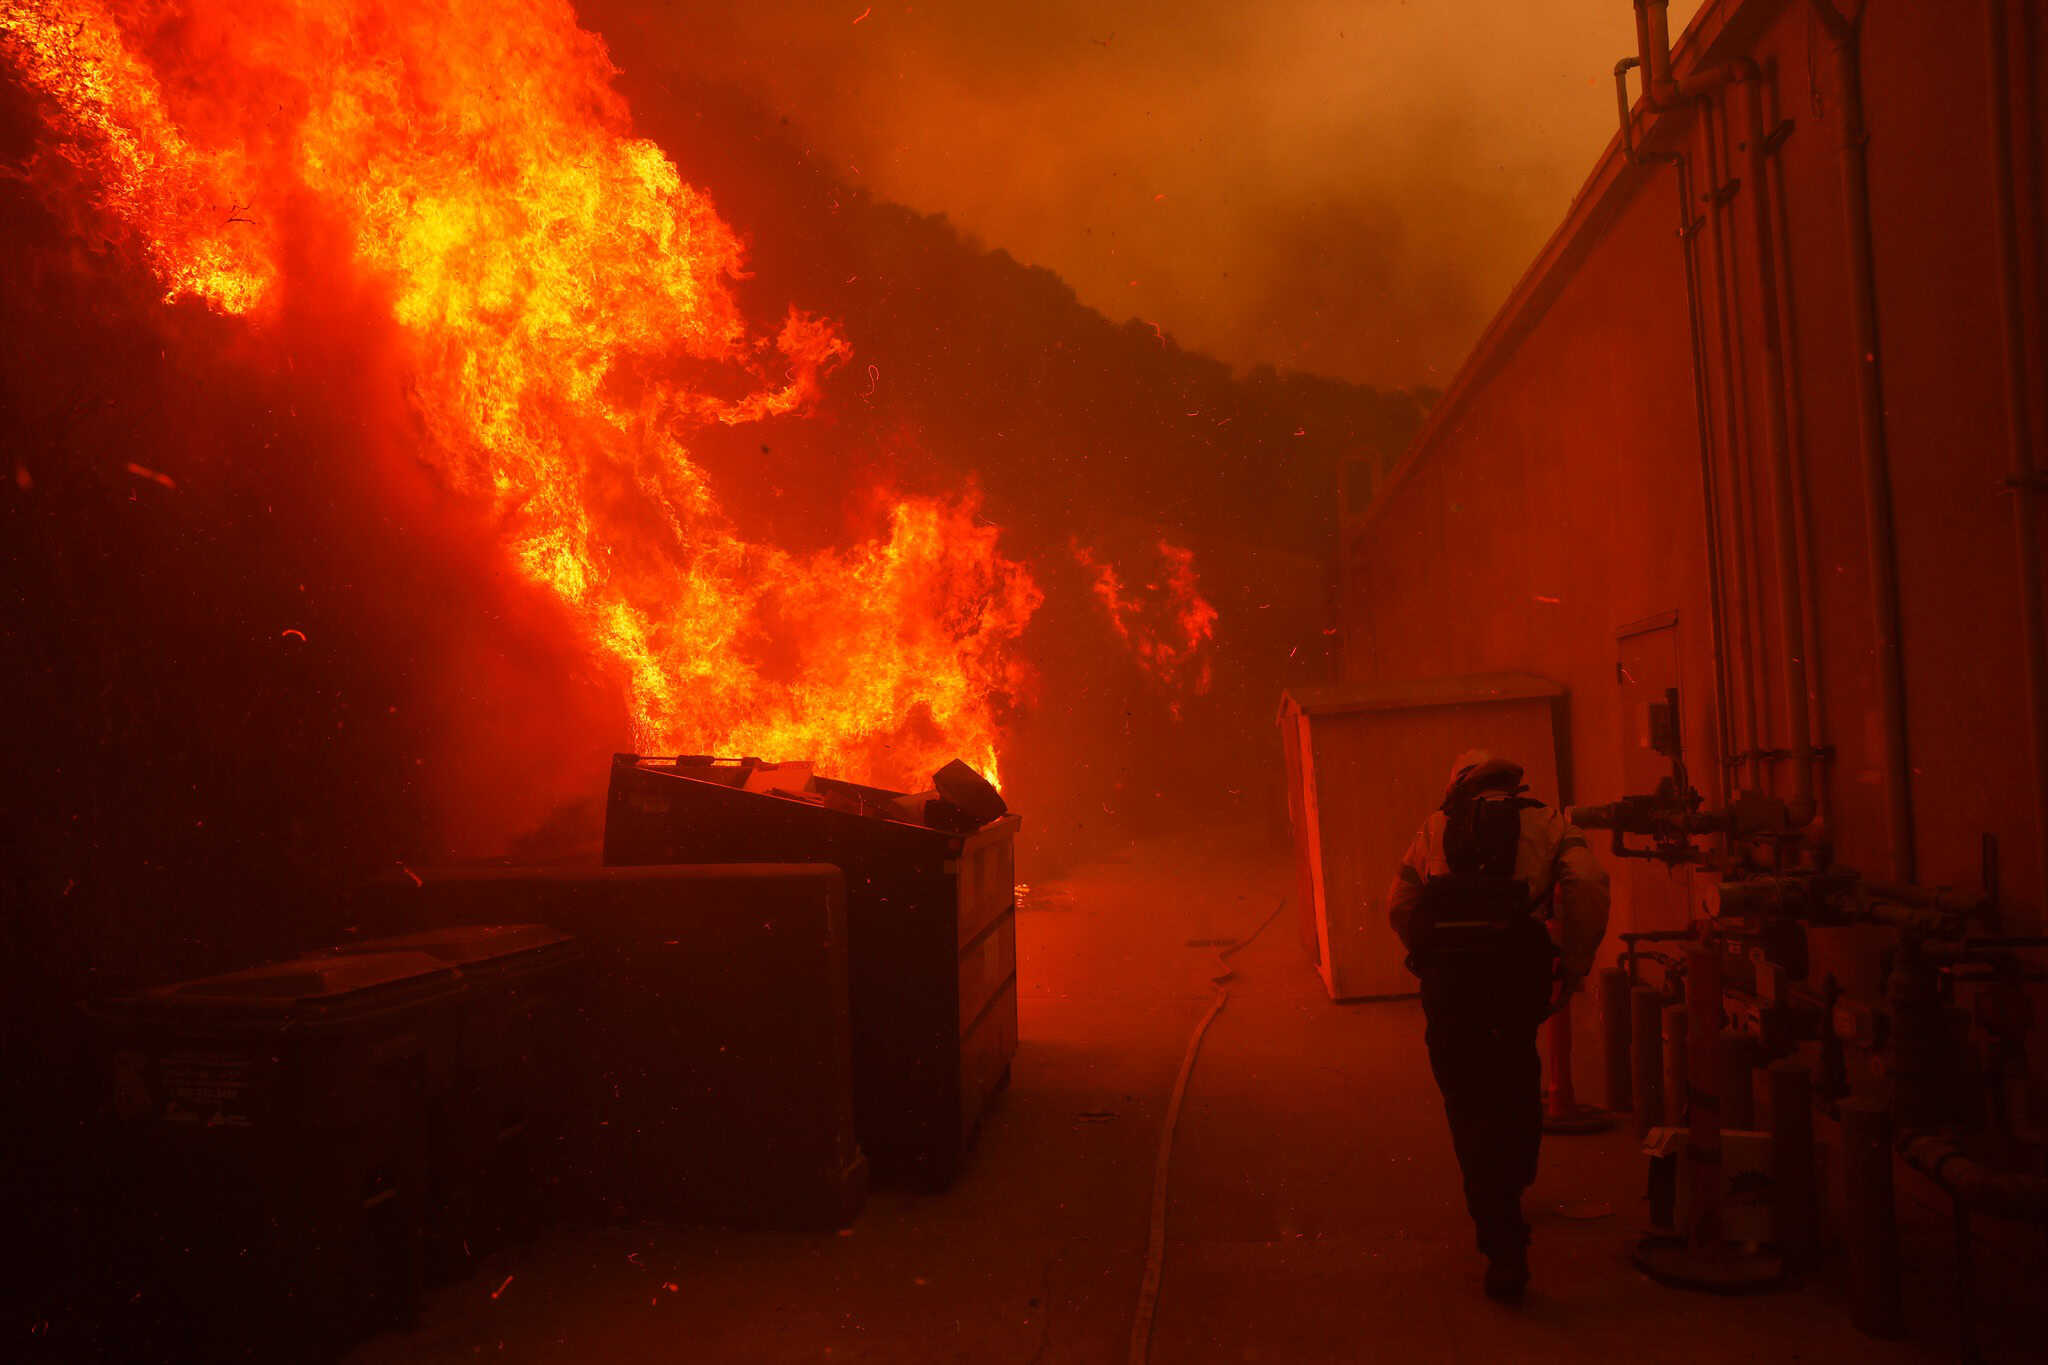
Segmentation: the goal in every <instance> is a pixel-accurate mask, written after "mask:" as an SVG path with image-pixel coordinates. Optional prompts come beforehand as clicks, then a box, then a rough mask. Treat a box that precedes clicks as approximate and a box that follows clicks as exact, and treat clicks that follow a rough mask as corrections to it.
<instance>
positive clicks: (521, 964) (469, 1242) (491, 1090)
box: [333, 924, 589, 1279]
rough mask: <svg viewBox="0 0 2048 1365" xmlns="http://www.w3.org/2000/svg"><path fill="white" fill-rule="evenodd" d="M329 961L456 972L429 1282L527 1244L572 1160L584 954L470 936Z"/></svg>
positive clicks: (431, 1133) (537, 937)
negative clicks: (405, 961) (456, 1026)
mask: <svg viewBox="0 0 2048 1365" xmlns="http://www.w3.org/2000/svg"><path fill="white" fill-rule="evenodd" d="M333 951H334V952H335V953H337V954H347V955H352V956H353V955H360V954H366V953H390V952H405V953H424V954H426V955H427V956H428V957H431V958H433V959H435V960H436V961H438V962H443V963H446V964H448V965H449V966H452V967H454V968H456V969H457V970H458V971H460V972H461V974H462V979H463V981H464V982H465V984H466V985H467V987H468V989H467V990H466V991H465V992H464V995H463V998H462V1009H461V1018H460V1030H459V1033H460V1041H459V1047H458V1049H457V1052H456V1066H455V1069H454V1074H453V1075H452V1077H451V1084H450V1085H448V1086H447V1087H446V1088H445V1089H444V1090H443V1091H442V1092H441V1095H440V1096H439V1102H438V1103H437V1104H436V1105H435V1106H434V1108H435V1113H434V1116H433V1118H432V1119H431V1120H430V1123H429V1127H428V1169H427V1206H426V1210H425V1220H426V1229H425V1231H426V1249H427V1269H428V1273H429V1276H430V1278H434V1279H450V1278H454V1277H456V1276H459V1275H461V1274H463V1273H466V1272H467V1270H468V1269H469V1266H470V1263H471V1262H472V1261H473V1260H474V1259H475V1258H476V1257H478V1256H481V1255H483V1254H485V1253H486V1252H488V1251H490V1250H492V1249H495V1248H496V1247H499V1246H502V1245H504V1244H505V1243H506V1242H508V1241H511V1240H515V1239H517V1238H521V1237H524V1236H528V1235H530V1234H531V1233H532V1232H533V1231H534V1230H535V1229H536V1228H537V1227H538V1226H539V1225H540V1223H541V1222H542V1221H543V1218H544V1214H545V1211H546V1210H547V1209H548V1208H549V1207H550V1206H551V1205H558V1204H559V1203H560V1202H561V1201H560V1200H559V1199H558V1198H556V1197H554V1196H555V1194H556V1191H557V1190H558V1188H559V1186H560V1184H561V1182H562V1180H563V1178H564V1176H565V1174H566V1173H567V1172H568V1171H570V1170H572V1169H574V1168H575V1167H576V1165H577V1164H578V1163H579V1161H580V1154H577V1153H571V1152H568V1151H566V1150H565V1145H566V1144H567V1143H569V1141H570V1140H571V1125H570V1122H569V1119H570V1115H571V1111H572V1110H573V1108H574V1105H575V1100H576V1094H577V1091H576V1085H577V1081H576V1076H575V1074H574V1069H575V1060H574V1057H573V1055H572V1054H573V1051H574V1044H573V1041H572V1040H573V1038H574V1036H575V1030H576V1029H577V1027H578V1026H579V1025H580V1022H581V1020H582V1018H583V1016H584V1014H585V1013H586V1011H587V1010H588V1008H589V1001H588V996H587V990H588V986H589V974H588V972H587V971H586V970H585V968H586V963H585V960H584V954H583V949H582V947H581V945H579V944H578V943H577V942H576V940H575V939H573V938H572V937H570V936H569V935H568V934H564V933H561V932H559V931H557V930H555V929H551V928H549V927H548V926H547V925H544V924H478V925H462V926H455V927H449V928H440V929H433V930H428V931H426V932H423V933H413V934H404V935H400V936H398V937H393V938H379V939H372V940H368V941H365V942H362V943H355V944H349V945H347V946H345V947H340V948H336V949H334V950H333Z"/></svg>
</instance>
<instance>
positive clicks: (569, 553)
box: [0, 0, 1040, 785]
mask: <svg viewBox="0 0 2048 1365" xmlns="http://www.w3.org/2000/svg"><path fill="white" fill-rule="evenodd" d="M0 59H4V60H5V61H6V62H8V63H9V64H10V65H11V66H12V67H13V68H14V70H15V71H16V72H17V73H18V75H19V77H20V79H21V80H22V81H23V82H25V83H26V84H27V85H28V86H29V87H31V88H32V89H34V90H36V91H38V92H40V94H41V96H42V97H43V98H42V103H43V107H44V109H45V113H46V117H47V119H48V121H49V124H50V129H51V132H52V135H53V136H52V149H53V150H54V151H55V152H56V154H57V155H56V158H55V159H53V158H51V157H48V156H45V157H43V158H41V161H40V164H39V166H38V168H37V169H38V171H39V173H40V174H39V178H40V179H42V180H43V182H44V183H45V184H46V186H47V187H48V188H50V189H51V190H52V192H53V193H54V194H55V196H56V199H55V202H58V203H60V204H64V205H74V206H75V205H76V204H78V203H80V202H87V203H89V205H90V209H91V213H92V224H93V226H94V228H95V230H97V231H100V232H102V233H105V234H107V235H110V236H112V237H115V238H116V239H119V240H123V241H125V242H126V243H127V244H129V245H130V246H131V247H132V248H133V249H134V250H135V252H136V253H137V255H138V256H139V257H140V259H141V260H142V261H143V262H144V263H145V264H146V265H147V267H148V268H149V269H150V270H151V271H152V272H153V273H154V274H155V276H156V277H157V279H158V280H159V281H160V282H161V283H162V286H163V289H164V293H165V296H166V298H167V299H171V300H177V299H183V298H191V299H197V300H200V301H201V302H203V303H204V304H206V305H207V306H209V307H211V308H214V309H216V310H217V311H219V312H222V313H225V314H231V315H239V316H244V317H247V318H249V319H250V321H251V323H252V325H256V326H261V325H263V322H264V320H265V318H266V317H267V316H268V315H270V314H271V313H272V312H274V311H275V310H276V308H277V307H278V306H279V296H280V295H281V294H282V293H283V292H284V291H285V290H286V289H288V288H293V287H299V285H300V283H302V282H295V281H293V280H292V279H291V278H290V272H289V270H288V262H289V261H290V260H291V259H292V251H291V246H292V244H291V241H290V240H289V238H290V235H291V233H292V232H293V231H295V230H297V229H298V227H299V226H300V225H302V224H303V223H306V222H313V223H317V224H320V225H321V226H322V227H323V228H327V227H331V226H335V225H338V226H339V228H340V229H341V231H342V232H343V233H344V234H345V240H346V241H348V242H349V243H351V244H352V250H353V255H354V258H355V261H356V264H357V266H358V267H359V268H360V269H361V270H363V271H365V272H368V273H370V274H371V275H373V276H374V277H375V278H378V279H380V280H382V281H385V282H386V287H387V288H388V291H389V295H390V298H391V311H392V318H393V321H394V323H395V324H396V326H397V327H398V328H399V329H400V332H401V334H402V336H403V337H404V339H405V345H406V352H407V356H408V363H409V367H410V372H411V373H410V378H411V393H412V399H413V402H414V404H415V406H416V408H417V411H418V413H419V416H420V418H421V421H422V423H423V425H424V428H425V439H424V440H423V441H422V450H421V457H422V458H423V459H426V460H428V461H430V462H431V463H433V464H434V465H435V466H436V467H438V468H439V470H440V471H441V473H442V475H443V477H444V478H445V480H446V481H447V483H448V484H449V485H450V486H451V487H452V488H454V489H455V490H457V491H458V492H460V493H463V494H465V495H468V496H470V497H472V498H475V499H479V500H482V501H483V502H485V503H486V504H487V505H488V506H489V507H490V509H491V510H492V512H493V513H494V514H495V515H496V517H497V518H498V520H499V524H501V525H502V526H503V527H504V528H505V532H504V535H505V545H506V551H507V553H508V554H509V556H510V557H511V560H512V562H514V563H515V564H516V565H517V566H518V567H519V568H520V570H521V571H522V572H523V573H524V574H526V575H527V576H528V577H530V578H531V579H532V580H533V581H534V582H536V583H539V584H542V585H545V586H546V587H547V588H548V589H550V590H551V591H552V592H553V593H555V594H556V595H558V596H559V597H560V599H561V600H562V601H563V602H564V603H565V604H567V605H568V607H569V608H570V609H571V610H572V611H573V613H574V614H575V616H576V618H577V619H578V620H579V621H580V623H581V626H582V629H583V630H584V631H585V632H586V633H587V635H588V638H589V640H590V641H591V643H592V645H593V647H594V648H596V649H597V650H599V651H601V653H602V654H603V655H604V656H606V657H608V658H609V659H610V660H612V661H614V665H615V667H616V668H617V670H618V672H619V674H620V677H621V680H622V684H623V686H624V688H625V691H626V694H627V697H628V699H629V702H630V706H631V710H632V714H633V718H634V723H635V727H636V730H637V732H638V733H637V734H636V736H635V738H636V742H637V743H639V744H640V745H641V746H642V747H643V748H645V749H649V750H663V751H687V752H719V753H753V754H760V755H762V756H765V757H770V758H783V757H789V758H799V757H800V758H810V759H814V760H816V761H817V762H818V763H819V765H820V766H821V767H822V768H824V769H825V770H827V771H837V772H839V773H842V774H844V775H847V776H852V777H862V778H867V779H868V780H871V781H875V782H879V783H887V784H904V785H912V784H919V783H921V781H922V778H923V776H924V775H925V774H928V773H929V772H930V771H932V769H933V768H934V767H936V766H937V765H938V764H939V763H941V762H943V761H944V759H946V758H947V757H950V756H952V755H954V754H960V755H963V756H965V757H967V758H969V759H970V760H971V761H974V762H976V763H978V764H979V765H980V766H982V767H983V768H984V770H985V771H987V772H989V773H990V774H991V775H993V774H994V771H995V764H996V746H997V742H998V738H999V728H998V722H999V719H1000V711H1001V709H1002V708H1003V707H1004V706H1005V705H1006V704H1007V703H1008V701H1009V700H1010V699H1011V698H1012V697H1013V696H1014V695H1015V693H1016V691H1017V688H1018V686H1019V684H1020V681H1021V678H1020V674H1019V668H1020V665H1019V664H1018V663H1017V661H1016V660H1015V658H1014V653H1013V649H1012V645H1013V643H1014V641H1015V640H1016V638H1017V636H1018V635H1019V633H1020V632H1021V631H1022V629H1023V627H1024V625H1025V623H1026V622H1027V621H1028V620H1029V619H1030V617H1031V615H1032V613H1033V611H1034V610H1035V609H1036V607H1037V605H1038V603H1039V600H1040V598H1039V593H1038V590H1037V588H1036V587H1035V586H1034V584H1033V582H1032V579H1031V576H1030V574H1029V573H1028V572H1027V570H1026V569H1025V567H1024V566H1023V565H1021V564H1019V563H1017V562H1015V561H1013V560H1011V559H1008V558H1006V557H1005V556H1004V555H1003V554H1002V553H1001V552H1000V551H999V549H998V547H997V533H996V531H995V529H994V528H993V527H990V526H988V525H985V524H983V523H982V522H980V521H979V520H978V518H977V516H976V511H977V508H976V505H975V502H974V500H973V498H972V497H971V496H970V497H964V498H961V499H957V500H951V501H941V500H932V499H925V498H893V499H888V500H886V503H885V505H886V506H887V507H888V509H889V510H888V511H887V513H886V521H887V525H886V528H878V531H877V535H876V537H875V538H874V539H873V540H871V541H868V542H866V543H863V544H859V545H856V546H854V547H852V548H850V549H846V550H840V551H827V552H823V553H818V554H812V555H797V554H792V553H790V552H787V551H785V550H783V549H780V548H778V547H775V546H772V545H764V544H759V543H755V542H752V541H750V540H749V539H747V538H746V537H744V536H743V535H742V534H741V533H740V532H739V530H738V529H737V528H736V527H735V526H734V525H733V523H732V522H731V520H730V519H729V518H728V517H727V516H726V514H725V513H724V511H723V510H722V508H721V505H720V502H719V499H718V498H717V496H716V495H715V493H714V491H713V489H712V487H711V486H710V484H709V482H708V481H707V478H706V475H705V472H704V470H703V469H702V468H701V467H700V466H699V465H698V464H697V463H695V462H693V460H692V459H691V457H690V455H689V453H688V450H687V448H686V444H685V443H686V441H687V439H688V436H689V433H690V431H691V430H692V429H693V427H696V426H698V425H700V424H702V423H706V422H728V423H729V422H744V421H754V420H760V419H763V418H767V417H771V416H776V415H780V414H785V413H790V412H795V411H800V410H802V409H804V408H806V407H807V406H809V405H810V404H811V403H813V402H814V401H815V400H816V399H817V398H818V396H819V394H820V392H821V389H820V385H821V383H822V381H823V380H824V378H825V376H827V375H828V374H829V373H830V372H831V371H832V370H833V369H835V368H836V367H837V366H838V365H840V364H841V363H843V362H844V360H845V359H846V357H847V356H848V355H849V354H850V351H849V348H848V346H847V344H846V342H845V341H844V340H843V339H842V338H841V337H840V336H839V334H838V332H837V330H836V329H835V328H834V327H833V326H832V324H831V323H829V322H827V321H825V320H822V319H819V318H815V317H811V316H807V315H805V314H802V313H800V312H796V311H791V313H790V314H789V315H788V317H787V319H786V320H785V321H784V322H783V323H782V324H781V326H780V329H779V331H778V332H777V334H776V336H775V337H774V338H773V340H772V342H770V341H768V340H766V339H759V338H754V337H751V336H750V335H749V333H748V329H747V327H746V324H745V321H744V320H743V318H742V317H741V315H740V312H739V309H738V307H737V306H736V304H735V301H734V298H733V295H732V291H731V288H730V281H731V280H732V278H733V277H734V276H735V275H736V274H737V273H738V272H739V270H740V266H741V260H742V253H741V247H740V243H739V240H738V238H737V237H736V236H735V235H734V233H733V231H732V230H731V228H729V227H728V226H727V225H726V224H725V223H724V222H723V221H722V220H721V219H720V218H719V216H718V215H717V213H716V212H715V211H714V210H713V208H712V206H711V204H710V202H709V201H708V200H707V199H706V197H705V196H704V195H703V194H701V193H700V192H698V191H697V190H695V189H693V188H692V187H691V186H689V185H688V184H686V183H684V181H683V179H682V177H681V176H680V175H679V174H678V172H677V170H676V167H675V166H674V165H673V164H671V163H670V161H669V160H668V158H667V157H666V156H665V155H663V153H662V152H661V151H660V149H659V148H657V147H656V146H655V145H654V144H653V143H651V142H648V141H646V140H643V139H638V138H635V137H633V136H631V135H630V127H629V120H628V115H627V110H626V108H625V106H624V103H623V101H622V100H621V99H620V97H619V96H618V94H617V93H616V92H615V91H614V90H613V89H612V86H611V78H612V74H613V73H612V68H611V65H610V62H609V60H608V58H607V56H606V53H605V49H604V46H603V44H602V42H601V40H599V39H598V38H597V37H596V36H595V35H593V34H590V33H588V32H585V31H584V30H582V29H581V28H580V27H579V26H578V25H577V23H576V20H575V16H574V14H573V12H572V10H571V8H570V6H569V5H568V4H567V3H566V2H565V0H190V2H189V3H178V0H0ZM771 646H773V647H772V648H771Z"/></svg>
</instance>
